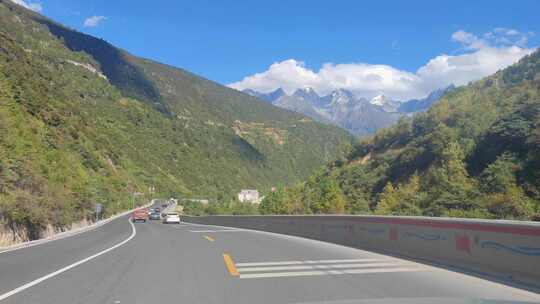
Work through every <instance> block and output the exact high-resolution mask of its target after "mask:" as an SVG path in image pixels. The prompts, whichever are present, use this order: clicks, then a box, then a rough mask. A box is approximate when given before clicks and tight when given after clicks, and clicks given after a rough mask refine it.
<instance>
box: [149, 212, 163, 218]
mask: <svg viewBox="0 0 540 304" xmlns="http://www.w3.org/2000/svg"><path fill="white" fill-rule="evenodd" d="M149 219H150V220H159V219H161V217H160V216H159V213H158V212H152V213H151V214H150V217H149Z"/></svg>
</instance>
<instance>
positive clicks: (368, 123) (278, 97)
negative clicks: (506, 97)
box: [242, 86, 454, 136]
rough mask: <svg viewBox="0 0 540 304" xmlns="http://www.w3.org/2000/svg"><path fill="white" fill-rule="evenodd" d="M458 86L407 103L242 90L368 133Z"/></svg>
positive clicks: (338, 93)
mask: <svg viewBox="0 0 540 304" xmlns="http://www.w3.org/2000/svg"><path fill="white" fill-rule="evenodd" d="M452 90H454V86H449V87H447V88H444V89H439V90H435V91H433V92H432V93H430V94H429V95H428V96H427V97H426V98H423V99H413V100H408V101H404V102H400V101H397V100H393V99H391V98H389V97H387V96H385V95H383V94H381V95H377V96H375V97H373V98H372V99H371V100H367V99H366V98H362V97H357V96H355V95H354V94H353V93H352V92H351V91H348V90H346V89H337V90H334V91H332V92H330V93H329V94H327V95H323V96H321V95H319V94H318V93H317V92H316V91H315V90H314V89H313V88H310V87H305V88H301V89H297V90H296V91H294V92H293V93H292V94H290V95H288V94H287V93H286V92H285V91H284V90H283V89H282V88H278V89H276V90H275V91H272V92H268V93H261V92H257V91H255V90H252V89H245V90H243V91H242V92H244V93H246V94H248V95H251V96H254V97H257V98H260V99H262V100H264V101H266V102H268V103H270V104H273V105H275V106H278V107H281V108H284V109H288V110H291V111H295V112H299V113H302V114H305V115H307V116H309V117H311V118H313V119H315V120H317V121H320V122H324V123H329V124H334V125H336V126H339V127H342V128H344V129H346V130H348V131H349V132H351V133H352V134H354V135H357V136H366V135H370V134H372V133H374V132H375V131H376V130H378V129H380V128H384V127H388V126H390V125H392V124H394V123H395V122H397V120H398V119H399V118H400V117H402V116H406V115H410V114H412V113H415V112H422V111H425V110H427V109H428V108H429V107H431V105H433V104H434V103H436V102H437V101H438V100H439V99H440V98H441V97H442V96H443V95H444V94H446V93H448V92H450V91H452Z"/></svg>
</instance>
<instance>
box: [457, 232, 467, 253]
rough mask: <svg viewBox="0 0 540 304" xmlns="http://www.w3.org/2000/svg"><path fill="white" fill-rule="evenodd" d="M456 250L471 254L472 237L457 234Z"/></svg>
mask: <svg viewBox="0 0 540 304" xmlns="http://www.w3.org/2000/svg"><path fill="white" fill-rule="evenodd" d="M456 250H457V251H464V252H467V253H468V254H471V239H469V237H468V236H467V235H464V234H463V235H459V234H456Z"/></svg>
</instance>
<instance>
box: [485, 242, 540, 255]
mask: <svg viewBox="0 0 540 304" xmlns="http://www.w3.org/2000/svg"><path fill="white" fill-rule="evenodd" d="M480 247H481V248H486V249H495V250H504V251H509V252H511V253H516V254H521V255H529V256H540V248H538V247H522V246H510V245H504V244H501V243H497V242H492V241H482V242H480Z"/></svg>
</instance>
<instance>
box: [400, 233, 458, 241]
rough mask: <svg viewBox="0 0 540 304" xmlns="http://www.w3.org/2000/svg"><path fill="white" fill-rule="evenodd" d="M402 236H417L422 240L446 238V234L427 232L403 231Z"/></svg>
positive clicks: (444, 239) (443, 239) (442, 239)
mask: <svg viewBox="0 0 540 304" xmlns="http://www.w3.org/2000/svg"><path fill="white" fill-rule="evenodd" d="M403 237H405V238H418V239H421V240H424V241H446V240H448V238H447V237H446V236H443V235H440V234H429V233H422V234H420V233H413V232H405V233H404V234H403Z"/></svg>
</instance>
